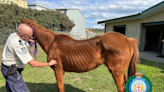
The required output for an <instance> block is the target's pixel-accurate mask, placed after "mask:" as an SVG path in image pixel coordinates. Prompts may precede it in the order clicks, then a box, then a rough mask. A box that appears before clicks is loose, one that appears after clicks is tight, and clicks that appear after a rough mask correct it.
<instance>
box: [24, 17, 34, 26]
mask: <svg viewBox="0 0 164 92" xmlns="http://www.w3.org/2000/svg"><path fill="white" fill-rule="evenodd" d="M21 20H22V22H23V23H24V24H27V25H29V26H30V27H31V28H32V27H33V26H35V25H36V22H35V21H33V20H29V19H27V20H24V19H22V18H21Z"/></svg>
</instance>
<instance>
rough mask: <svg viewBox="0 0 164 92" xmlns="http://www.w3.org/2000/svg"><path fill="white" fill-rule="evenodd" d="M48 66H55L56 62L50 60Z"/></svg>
mask: <svg viewBox="0 0 164 92" xmlns="http://www.w3.org/2000/svg"><path fill="white" fill-rule="evenodd" d="M48 64H49V66H52V65H54V64H57V61H56V60H51V61H50V62H48Z"/></svg>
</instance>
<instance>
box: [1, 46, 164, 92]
mask: <svg viewBox="0 0 164 92" xmlns="http://www.w3.org/2000/svg"><path fill="white" fill-rule="evenodd" d="M2 50H3V46H0V58H2V57H1V56H2ZM37 60H38V61H40V62H46V54H45V53H44V52H43V50H41V49H40V48H39V50H38V53H37ZM0 63H1V61H0ZM137 72H141V73H142V74H143V75H145V76H147V77H148V78H149V79H150V80H151V82H152V85H153V88H152V90H153V92H164V88H163V87H164V64H163V63H157V62H153V61H148V60H144V59H141V63H140V64H137ZM23 78H24V81H25V82H26V84H27V86H28V88H29V91H30V92H57V83H56V78H55V75H54V72H53V70H52V69H51V68H50V67H43V68H32V67H31V66H30V65H27V66H26V68H25V69H24V71H23ZM64 78H65V80H64V84H65V92H117V88H116V85H115V83H114V80H113V78H112V76H111V74H110V73H109V72H108V70H107V67H106V66H105V65H101V66H99V67H98V68H96V69H95V70H92V71H90V72H86V73H70V72H66V73H65V77H64ZM90 88H91V89H93V90H89V89H90ZM0 92H6V89H5V79H4V78H3V75H2V74H1V73H0Z"/></svg>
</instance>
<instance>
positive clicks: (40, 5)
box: [28, 4, 55, 11]
mask: <svg viewBox="0 0 164 92" xmlns="http://www.w3.org/2000/svg"><path fill="white" fill-rule="evenodd" d="M28 6H39V7H43V8H46V9H48V10H52V11H55V10H54V9H51V8H48V7H45V6H42V5H39V4H28Z"/></svg>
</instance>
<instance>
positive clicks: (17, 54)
mask: <svg viewBox="0 0 164 92" xmlns="http://www.w3.org/2000/svg"><path fill="white" fill-rule="evenodd" d="M32 35H33V31H32V29H31V28H30V27H29V26H28V25H26V24H20V25H19V26H18V29H17V32H15V33H12V34H10V36H9V37H8V39H7V41H6V44H5V47H4V50H3V54H2V59H1V60H2V65H1V72H2V74H3V75H4V77H5V79H6V90H7V92H28V88H27V86H26V84H25V82H24V80H23V78H22V76H21V75H22V74H21V72H22V70H23V68H24V67H25V66H26V64H27V63H29V64H30V65H31V66H32V67H45V66H52V65H54V64H57V62H56V61H55V60H51V61H50V62H48V63H42V62H39V61H35V60H34V59H33V58H32V56H31V55H30V54H29V52H28V49H27V46H28V45H29V44H28V41H31V42H32V41H34V40H32V39H31V38H32ZM13 64H16V67H17V68H14V69H16V72H15V73H14V74H9V75H8V76H6V73H7V72H8V71H9V70H10V69H11V67H12V66H13ZM14 69H13V70H11V71H12V72H13V71H14ZM7 70H8V71H7Z"/></svg>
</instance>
